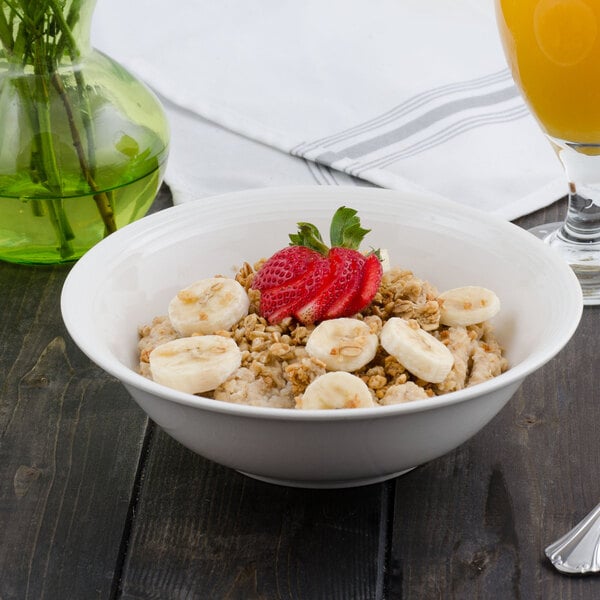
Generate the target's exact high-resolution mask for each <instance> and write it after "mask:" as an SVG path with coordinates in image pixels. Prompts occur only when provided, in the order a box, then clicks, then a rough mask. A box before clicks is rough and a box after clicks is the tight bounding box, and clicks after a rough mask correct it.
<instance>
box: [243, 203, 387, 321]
mask: <svg viewBox="0 0 600 600" xmlns="http://www.w3.org/2000/svg"><path fill="white" fill-rule="evenodd" d="M367 233H369V230H368V229H363V228H362V227H361V226H360V220H359V218H358V217H357V216H356V211H355V210H354V209H351V208H346V207H344V206H342V207H341V208H339V209H338V210H337V211H336V213H335V214H334V216H333V219H332V221H331V227H330V231H329V235H330V240H331V246H332V247H331V248H329V247H328V246H327V245H326V244H325V243H324V242H323V239H322V238H321V234H320V233H319V230H318V229H317V228H316V227H315V226H314V225H311V224H310V223H298V233H296V234H293V235H290V236H289V237H290V240H291V244H290V246H288V247H287V248H284V249H282V250H280V251H279V252H276V253H275V254H274V255H273V256H271V258H269V260H267V261H266V262H265V264H264V265H263V266H262V267H261V269H260V270H259V271H258V273H257V274H256V276H255V277H254V281H253V283H252V287H253V288H254V289H257V290H260V293H261V298H260V307H259V311H260V314H261V315H262V316H263V317H265V318H266V319H267V320H268V321H269V322H270V323H277V322H279V321H281V320H283V319H284V318H286V317H289V316H294V317H296V319H297V320H298V321H300V322H301V323H304V324H308V323H314V322H316V321H320V320H322V319H334V318H337V317H344V316H350V315H352V314H354V313H357V312H359V311H361V310H362V309H363V308H365V307H366V306H367V305H368V304H369V303H370V302H371V300H372V299H373V296H374V295H375V293H376V292H377V290H378V288H379V284H380V282H381V275H382V270H381V262H380V260H379V257H378V254H377V252H374V253H370V254H368V255H367V256H364V255H363V254H361V253H360V252H359V251H358V247H359V245H360V242H361V241H362V239H363V238H364V236H365V235H366V234H367Z"/></svg>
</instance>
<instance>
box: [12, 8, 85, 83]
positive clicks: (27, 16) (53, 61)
mask: <svg viewBox="0 0 600 600" xmlns="http://www.w3.org/2000/svg"><path fill="white" fill-rule="evenodd" d="M95 5H96V0H37V1H31V0H12V1H11V2H10V3H8V2H2V3H1V4H0V6H1V8H0V62H4V63H8V64H9V65H12V66H13V67H14V66H16V65H20V66H21V67H23V68H25V69H27V68H31V69H33V70H34V71H38V72H39V71H40V70H53V68H56V67H58V66H60V65H61V64H64V63H71V64H75V63H78V62H79V61H80V60H81V59H82V58H84V57H85V56H86V55H87V54H88V53H89V52H91V50H92V48H91V43H90V28H91V22H92V14H93V12H94V8H95Z"/></svg>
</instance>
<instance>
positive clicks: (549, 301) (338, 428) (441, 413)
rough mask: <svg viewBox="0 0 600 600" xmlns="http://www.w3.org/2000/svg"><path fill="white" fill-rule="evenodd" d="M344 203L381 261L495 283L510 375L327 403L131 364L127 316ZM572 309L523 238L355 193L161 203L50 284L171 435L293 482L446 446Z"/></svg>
mask: <svg viewBox="0 0 600 600" xmlns="http://www.w3.org/2000/svg"><path fill="white" fill-rule="evenodd" d="M342 205H345V206H350V207H352V208H355V209H357V210H358V211H359V216H360V217H361V220H362V224H363V226H365V227H367V228H370V229H372V233H370V234H369V236H368V237H367V240H366V243H367V244H370V245H375V246H377V247H382V248H387V249H388V250H389V252H390V256H391V262H392V263H393V264H395V265H399V266H402V267H406V268H410V269H411V270H413V271H414V272H415V274H416V275H418V276H419V277H421V278H423V279H426V280H428V281H430V282H431V283H433V284H434V285H436V286H437V287H438V289H439V290H440V291H442V290H444V289H446V288H451V287H456V286H461V285H468V284H473V285H482V286H486V287H489V288H491V289H493V290H495V291H496V293H497V294H498V296H499V297H500V299H501V301H502V310H501V312H500V314H499V315H498V316H497V317H496V318H495V319H494V322H495V328H496V333H497V335H498V337H499V339H500V341H501V343H502V344H503V346H504V347H505V349H506V356H507V358H508V360H509V362H510V365H511V366H510V369H509V370H508V371H507V372H505V373H504V374H502V375H500V376H499V377H496V378H495V379H492V380H490V381H487V382H485V383H483V384H480V385H477V386H474V387H472V388H468V389H465V390H462V391H459V392H454V393H451V394H447V395H445V396H440V397H437V398H432V399H429V400H422V401H416V402H412V403H408V404H401V405H395V406H385V407H378V408H367V409H342V410H336V411H296V410H293V409H274V408H260V407H250V406H241V405H237V404H229V403H225V402H219V401H215V400H210V399H207V398H202V397H197V396H193V395H190V394H186V393H183V392H178V391H175V390H172V389H168V388H166V387H163V386H161V385H158V384H156V383H154V382H153V381H149V380H148V379H145V378H144V377H142V376H140V375H138V374H137V373H136V370H135V369H136V364H137V360H138V358H137V351H136V344H137V326H138V325H140V324H143V323H147V322H149V321H150V320H151V319H152V317H154V316H156V315H160V314H165V313H166V307H167V304H168V301H169V300H170V299H171V298H172V297H173V296H174V295H175V293H176V292H177V291H178V290H179V289H181V288H182V287H184V286H186V285H188V284H189V283H192V282H193V281H195V280H197V279H200V278H203V277H208V276H212V275H214V274H217V273H220V274H230V275H233V273H234V268H235V266H239V265H241V264H242V262H243V261H245V260H247V261H249V262H253V261H255V260H257V259H259V258H260V257H263V256H269V255H271V254H272V253H273V252H274V251H276V250H278V249H279V248H282V247H284V246H286V245H287V243H288V238H287V235H288V233H291V232H294V231H295V230H296V223H297V222H298V221H310V222H313V223H315V224H317V225H318V226H319V227H320V229H321V231H322V232H324V233H325V232H327V231H328V223H329V220H330V218H331V215H332V214H333V212H334V211H335V209H336V208H338V207H339V206H342ZM581 312H582V298H581V291H580V286H579V284H578V282H577V280H576V278H575V276H574V275H573V273H572V272H571V269H570V268H569V267H568V266H567V265H566V264H564V263H563V262H562V261H561V260H560V259H559V258H557V257H556V256H555V255H554V253H553V251H551V250H550V249H548V248H547V247H545V246H544V245H543V244H542V243H541V242H540V241H538V240H537V239H535V238H534V237H533V236H532V235H531V234H528V233H527V232H525V231H523V230H522V229H520V228H518V227H516V226H514V225H512V224H510V223H507V222H505V221H503V220H500V219H498V218H492V217H491V216H489V215H486V214H483V213H479V212H478V211H473V210H470V209H466V208H463V207H461V206H459V205H456V204H453V203H449V202H446V201H442V200H440V199H438V198H432V197H428V196H425V195H422V196H421V195H415V194H406V193H400V192H394V191H389V190H380V189H372V188H366V187H365V188H363V187H341V188H333V187H332V188H330V187H295V188H270V189H262V190H252V191H245V192H238V193H232V194H227V195H222V196H219V197H213V198H205V199H202V200H198V201H196V202H192V203H188V204H184V205H181V206H176V207H174V208H170V209H168V210H165V211H162V212H160V213H158V214H154V215H151V216H149V217H146V218H144V219H142V220H140V221H138V222H135V223H133V224H131V225H128V226H127V227H125V228H123V229H121V230H120V231H117V232H116V233H114V234H112V235H111V236H110V237H109V238H107V239H106V240H104V241H102V242H101V243H100V244H98V245H97V246H96V247H94V248H93V249H92V250H90V251H89V252H88V253H87V254H86V255H85V256H84V257H83V258H81V259H80V260H79V262H78V263H77V264H76V265H75V266H74V267H73V269H72V271H71V272H70V274H69V276H68V278H67V280H66V283H65V285H64V289H63V293H62V313H63V318H64V321H65V323H66V326H67V328H68V331H69V333H70V335H71V336H72V337H73V339H74V341H75V342H76V343H77V344H78V345H79V347H80V348H81V349H82V350H83V352H85V353H86V354H87V355H88V356H89V357H90V358H91V359H92V360H93V361H94V362H95V363H97V364H98V365H99V366H100V367H102V368H103V369H105V370H106V371H107V372H108V373H110V374H112V375H114V376H115V377H117V378H118V379H119V380H120V381H121V382H122V383H123V385H124V386H125V387H126V388H127V390H128V391H129V393H130V394H131V396H132V397H133V398H134V400H135V401H136V402H137V403H138V404H139V406H141V408H142V409H143V410H144V411H145V412H146V413H147V414H148V415H149V416H150V417H151V418H152V419H153V420H154V421H155V422H156V423H158V425H160V426H161V427H162V428H163V429H164V430H165V431H166V432H167V433H168V434H169V435H171V436H172V437H173V438H175V439H176V440H178V441H179V442H180V443H182V444H183V445H185V446H187V447H188V448H190V449H191V450H193V451H194V452H197V453H199V454H201V455H202V456H205V457H207V458H209V459H211V460H214V461H216V462H218V463H221V464H223V465H227V466H229V467H232V468H234V469H237V470H238V471H240V472H243V473H246V474H248V475H251V476H253V477H256V478H259V479H263V480H266V481H272V482H276V483H282V484H286V485H292V486H302V487H345V486H355V485H364V484H368V483H374V482H377V481H382V480H384V479H387V478H390V477H393V476H395V475H398V474H400V473H402V472H404V471H406V470H408V469H411V468H413V467H415V466H417V465H420V464H422V463H425V462H427V461H429V460H431V459H434V458H436V457H439V456H441V455H443V454H445V453H446V452H448V451H450V450H452V449H453V448H455V447H456V446H458V445H459V444H461V443H463V442H464V441H466V440H467V439H469V438H470V437H471V436H472V435H474V434H475V433H477V432H478V431H479V430H480V429H481V428H482V427H483V426H484V425H485V424H486V423H488V422H489V421H490V420H491V419H492V417H494V415H496V414H497V413H498V411H499V410H500V409H501V408H502V407H503V406H504V405H505V404H506V402H507V401H508V400H509V398H510V397H511V396H512V395H513V394H514V392H515V391H516V390H517V388H518V387H519V385H520V384H521V383H522V381H523V380H524V379H525V377H526V376H527V375H528V374H529V373H532V372H533V371H535V370H536V369H538V368H540V367H541V366H542V365H543V364H544V363H546V362H547V361H548V360H550V359H551V358H552V357H553V356H555V355H556V354H557V353H558V352H559V351H560V350H561V348H562V347H563V346H564V345H565V344H566V342H567V341H568V340H569V338H570V337H571V335H572V334H573V332H574V331H575V329H576V327H577V324H578V323H579V319H580V317H581Z"/></svg>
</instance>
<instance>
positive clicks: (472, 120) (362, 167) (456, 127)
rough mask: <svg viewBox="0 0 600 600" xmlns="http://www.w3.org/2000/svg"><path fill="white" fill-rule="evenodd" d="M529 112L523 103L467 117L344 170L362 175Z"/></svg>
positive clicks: (514, 119)
mask: <svg viewBox="0 0 600 600" xmlns="http://www.w3.org/2000/svg"><path fill="white" fill-rule="evenodd" d="M528 114H529V109H528V108H527V107H526V106H525V105H524V104H522V105H519V106H516V107H513V108H511V109H508V110H504V111H501V112H493V113H488V114H484V115H481V114H480V115H473V116H470V117H467V118H465V119H461V120H460V121H457V122H456V123H452V124H451V125H449V126H448V127H445V128H444V129H442V130H440V131H438V132H436V133H435V134H434V135H431V136H429V137H427V138H424V139H421V140H419V142H417V143H415V144H410V145H409V146H407V147H405V148H402V149H401V150H399V151H397V152H394V153H392V154H388V155H386V156H383V157H380V158H378V159H375V160H371V161H368V162H361V161H356V163H355V164H354V165H347V166H346V167H345V168H344V170H345V171H348V172H350V173H352V174H353V175H355V176H357V177H360V176H361V175H362V173H364V171H367V170H369V169H373V168H382V167H385V166H387V165H389V164H392V163H394V162H396V161H398V160H403V159H406V158H410V157H411V156H415V155H417V154H420V153H421V152H425V151H426V150H429V149H430V148H434V147H435V146H439V145H440V144H443V143H444V142H446V141H448V140H450V139H452V138H454V137H456V136H457V135H460V134H462V133H465V132H467V131H469V130H471V129H475V128H476V127H481V126H483V125H491V124H493V123H508V122H510V121H516V120H517V119H521V118H523V117H525V116H527V115H528Z"/></svg>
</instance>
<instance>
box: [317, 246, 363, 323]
mask: <svg viewBox="0 0 600 600" xmlns="http://www.w3.org/2000/svg"><path fill="white" fill-rule="evenodd" d="M336 255H339V256H341V257H342V262H343V268H342V269H341V271H340V273H339V274H338V280H337V287H336V286H332V288H331V290H330V292H329V293H330V294H331V295H333V300H332V301H331V302H329V304H328V306H327V308H326V309H325V310H324V312H323V313H322V315H321V316H320V319H336V318H338V317H348V316H350V315H352V314H354V312H356V311H350V312H349V310H350V309H351V307H352V306H353V301H354V298H355V297H356V296H357V294H358V293H359V292H360V284H361V281H362V279H363V270H364V266H365V263H366V259H365V257H364V256H363V255H362V254H360V253H359V252H357V251H356V250H350V249H348V248H339V247H336V248H332V249H331V250H330V252H329V258H331V257H333V256H336ZM326 301H327V300H324V303H325V302H326Z"/></svg>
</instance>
